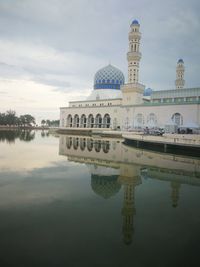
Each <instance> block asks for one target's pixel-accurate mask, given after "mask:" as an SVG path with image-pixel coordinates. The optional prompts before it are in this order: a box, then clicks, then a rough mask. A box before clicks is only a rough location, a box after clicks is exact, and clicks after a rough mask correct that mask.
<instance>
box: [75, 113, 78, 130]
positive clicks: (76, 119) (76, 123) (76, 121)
mask: <svg viewBox="0 0 200 267" xmlns="http://www.w3.org/2000/svg"><path fill="white" fill-rule="evenodd" d="M74 127H77V128H78V127H79V116H78V114H76V115H75V116H74Z"/></svg>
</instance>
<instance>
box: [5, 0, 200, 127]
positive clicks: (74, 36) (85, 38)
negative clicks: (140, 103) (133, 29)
mask: <svg viewBox="0 0 200 267" xmlns="http://www.w3.org/2000/svg"><path fill="white" fill-rule="evenodd" d="M199 10H200V1H199V0H190V1H188V0H187V1H186V0H168V1H166V0H151V1H150V0H101V1H99V0H43V1H39V0H38V1H37V0H14V1H13V0H0V103H1V104H0V112H5V111H6V110H9V109H12V110H15V111H16V112H17V115H21V114H27V113H29V114H32V115H33V116H35V117H36V119H37V123H40V122H41V120H42V119H51V120H53V119H59V108H60V107H64V106H67V105H68V102H69V101H73V100H84V99H85V98H86V97H87V96H88V95H89V94H90V93H91V91H92V89H93V79H94V75H95V72H96V71H97V70H98V69H100V68H102V67H104V66H106V65H108V64H109V63H111V64H112V65H114V66H115V67H117V68H119V69H121V70H122V71H123V73H124V75H125V77H126V79H127V60H126V53H127V50H128V33H129V30H130V24H131V22H132V20H134V19H137V20H138V21H139V23H140V32H141V33H142V39H141V45H140V51H141V53H142V59H141V63H140V75H139V81H140V83H142V84H144V85H145V86H146V87H151V88H152V89H154V90H162V89H170V88H174V81H175V76H176V63H177V60H178V59H179V58H183V60H184V62H185V80H186V84H185V87H198V86H200V80H199V74H200V64H199V60H200V16H199Z"/></svg>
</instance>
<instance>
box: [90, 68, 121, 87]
mask: <svg viewBox="0 0 200 267" xmlns="http://www.w3.org/2000/svg"><path fill="white" fill-rule="evenodd" d="M124 80H125V79H124V74H123V73H122V71H121V70H119V69H117V68H116V67H114V66H112V65H110V64H109V65H108V66H106V67H104V68H102V69H100V70H98V71H97V73H96V74H95V76H94V89H118V90H119V89H120V86H121V85H123V84H124Z"/></svg>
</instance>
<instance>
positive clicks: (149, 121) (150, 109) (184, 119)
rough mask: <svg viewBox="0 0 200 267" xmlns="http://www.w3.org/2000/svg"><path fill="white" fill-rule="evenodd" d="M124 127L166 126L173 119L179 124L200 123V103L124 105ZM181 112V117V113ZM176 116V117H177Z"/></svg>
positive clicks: (125, 128)
mask: <svg viewBox="0 0 200 267" xmlns="http://www.w3.org/2000/svg"><path fill="white" fill-rule="evenodd" d="M122 109H123V111H122V114H123V118H124V119H122V129H124V130H128V129H131V128H134V127H145V126H148V127H156V126H157V127H164V126H165V125H166V124H168V123H169V122H171V121H174V122H176V123H177V125H178V124H179V125H183V126H184V125H187V124H188V123H195V124H198V125H199V124H200V107H199V105H198V104H188V105H187V104H186V105H159V106H144V105H141V106H126V107H122ZM178 114H180V118H179V115H178ZM175 117H176V118H175Z"/></svg>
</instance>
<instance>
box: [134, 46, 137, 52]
mask: <svg viewBox="0 0 200 267" xmlns="http://www.w3.org/2000/svg"><path fill="white" fill-rule="evenodd" d="M136 48H137V46H136V44H135V45H134V51H135V52H136Z"/></svg>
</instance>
